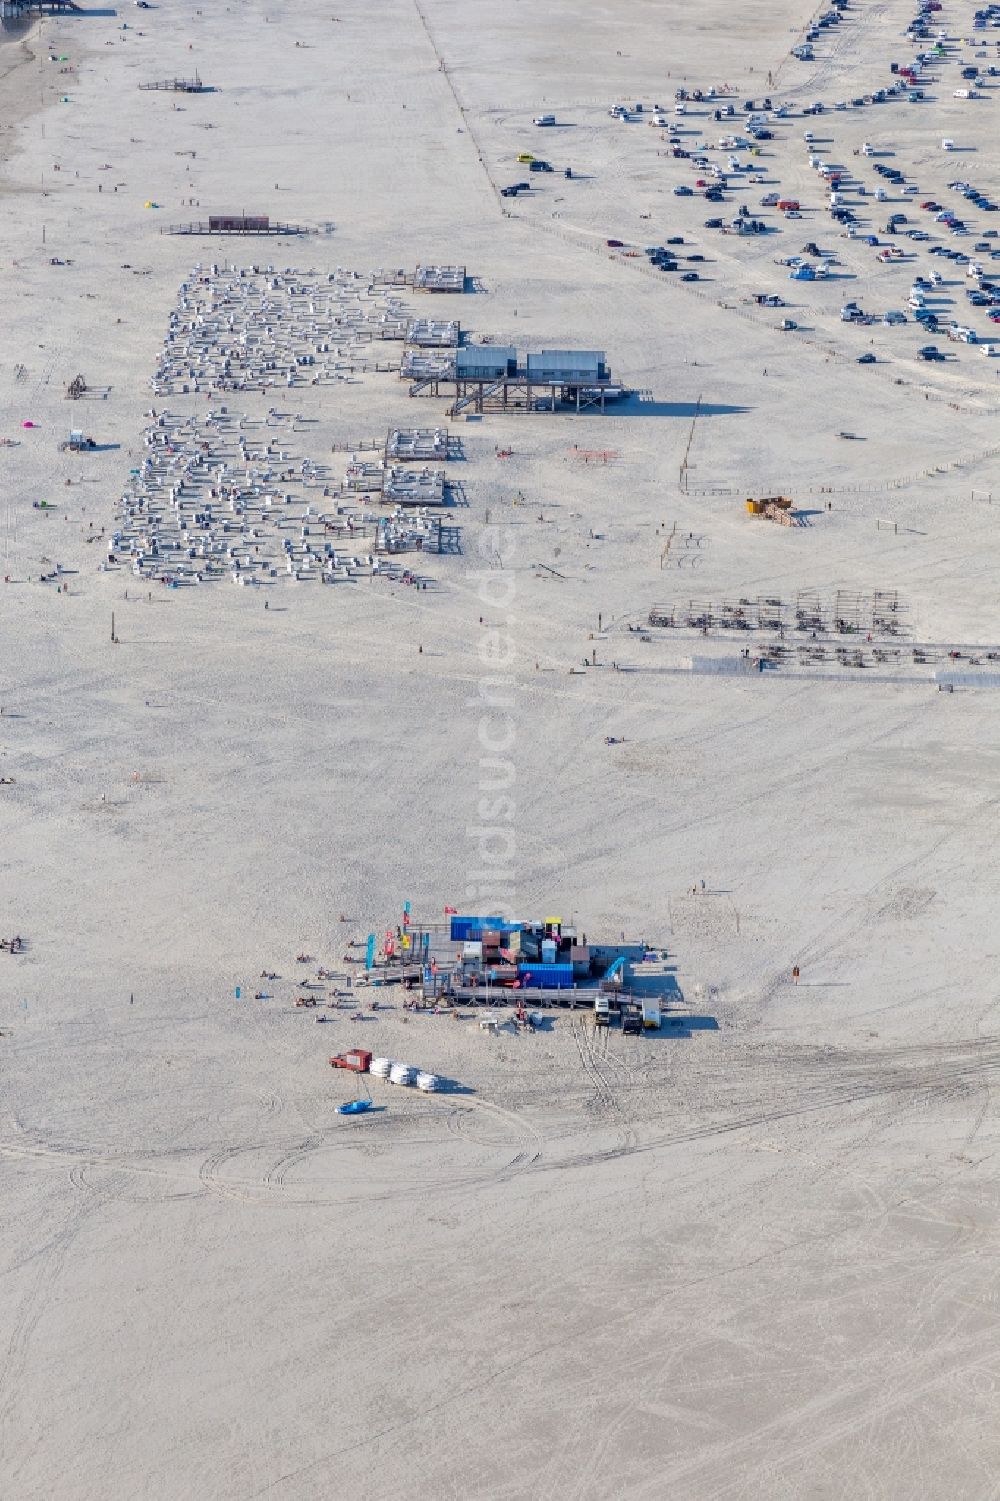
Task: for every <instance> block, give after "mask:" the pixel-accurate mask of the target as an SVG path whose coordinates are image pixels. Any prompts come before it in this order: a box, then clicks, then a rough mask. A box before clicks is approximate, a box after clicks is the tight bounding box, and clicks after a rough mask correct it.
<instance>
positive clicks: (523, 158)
mask: <svg viewBox="0 0 1000 1501" xmlns="http://www.w3.org/2000/svg"><path fill="white" fill-rule="evenodd" d="M517 159H518V161H519V162H533V161H534V160H535V158H534V157H533V156H532V154H531V152H530V151H522V152H521V153H520V154H519V155H518V158H517Z"/></svg>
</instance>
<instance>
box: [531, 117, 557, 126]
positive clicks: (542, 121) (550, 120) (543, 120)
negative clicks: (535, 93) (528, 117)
mask: <svg viewBox="0 0 1000 1501" xmlns="http://www.w3.org/2000/svg"><path fill="white" fill-rule="evenodd" d="M534 123H535V124H536V125H554V124H555V123H556V117H555V115H536V116H535V119H534Z"/></svg>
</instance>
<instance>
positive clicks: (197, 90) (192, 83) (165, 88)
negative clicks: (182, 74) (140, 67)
mask: <svg viewBox="0 0 1000 1501" xmlns="http://www.w3.org/2000/svg"><path fill="white" fill-rule="evenodd" d="M139 87H140V89H142V90H144V92H146V93H149V92H150V91H151V90H152V91H153V92H155V93H161V94H162V93H167V94H214V92H215V90H214V88H213V87H212V85H211V84H210V83H202V81H201V79H200V78H199V77H198V74H197V73H196V74H195V75H194V77H193V78H162V79H159V80H157V82H156V83H140V85H139Z"/></svg>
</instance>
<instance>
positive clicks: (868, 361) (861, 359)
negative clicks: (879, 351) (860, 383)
mask: <svg viewBox="0 0 1000 1501" xmlns="http://www.w3.org/2000/svg"><path fill="white" fill-rule="evenodd" d="M858 364H859V365H874V364H875V356H874V355H873V354H859V355H858Z"/></svg>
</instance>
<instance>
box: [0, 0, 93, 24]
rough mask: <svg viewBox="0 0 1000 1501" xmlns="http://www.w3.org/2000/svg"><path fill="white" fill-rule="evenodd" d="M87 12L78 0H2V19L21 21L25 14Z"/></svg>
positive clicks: (43, 14)
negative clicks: (77, 2) (78, 3)
mask: <svg viewBox="0 0 1000 1501" xmlns="http://www.w3.org/2000/svg"><path fill="white" fill-rule="evenodd" d="M73 14H76V15H83V14H85V12H84V9H83V6H82V5H77V4H76V0H2V3H0V20H3V21H20V20H21V19H22V17H23V16H68V15H73Z"/></svg>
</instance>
